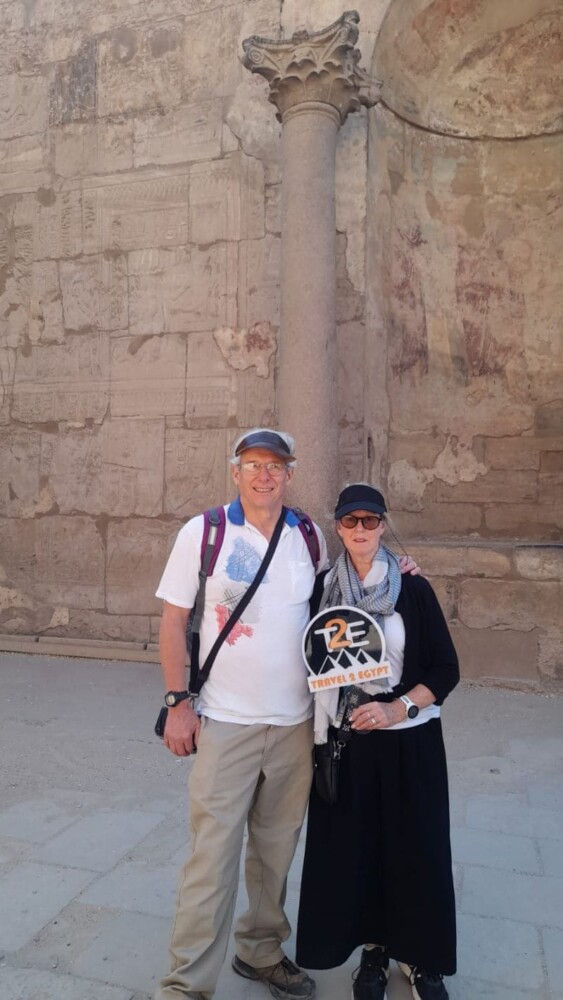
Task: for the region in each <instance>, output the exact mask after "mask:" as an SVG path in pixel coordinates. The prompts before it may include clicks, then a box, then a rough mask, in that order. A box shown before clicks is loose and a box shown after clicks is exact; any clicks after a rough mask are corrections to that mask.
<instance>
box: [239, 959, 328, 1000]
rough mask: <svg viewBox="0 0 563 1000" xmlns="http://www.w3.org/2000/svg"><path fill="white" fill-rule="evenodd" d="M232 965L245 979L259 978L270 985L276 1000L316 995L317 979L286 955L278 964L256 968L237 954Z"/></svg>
mask: <svg viewBox="0 0 563 1000" xmlns="http://www.w3.org/2000/svg"><path fill="white" fill-rule="evenodd" d="M231 964H232V966H233V969H234V970H235V972H236V973H237V975H239V976H244V978H245V979H258V980H260V982H261V983H265V985H266V986H269V987H270V993H271V994H272V996H273V997H275V998H276V1000H312V998H313V997H314V996H315V980H314V979H311V977H310V976H308V975H307V973H306V972H304V971H303V969H300V968H299V966H298V965H296V964H295V962H292V961H291V960H290V959H289V958H288V957H287V955H285V956H284V957H283V958H282V960H281V962H277V963H276V965H268V966H266V967H265V968H263V969H255V968H254V966H253V965H247V964H246V962H243V961H242V959H241V958H239V957H238V955H235V957H234V958H233V961H232V963H231Z"/></svg>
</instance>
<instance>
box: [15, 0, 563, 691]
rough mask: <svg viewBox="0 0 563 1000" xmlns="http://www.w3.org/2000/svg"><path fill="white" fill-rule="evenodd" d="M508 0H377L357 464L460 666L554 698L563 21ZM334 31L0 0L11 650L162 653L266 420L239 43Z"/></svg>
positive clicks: (351, 405) (274, 168) (272, 169)
mask: <svg viewBox="0 0 563 1000" xmlns="http://www.w3.org/2000/svg"><path fill="white" fill-rule="evenodd" d="M493 6H494V5H493ZM501 6H502V7H503V8H504V9H505V21H504V22H503V21H502V16H501V14H500V13H499V10H498V8H495V11H496V12H493V11H492V5H488V4H485V3H484V2H479V3H474V2H471V3H461V4H456V5H454V6H452V5H451V4H449V3H448V4H446V3H443V2H442V0H433V2H429V0H417V2H416V3H414V4H413V3H410V2H409V3H406V2H399V0H395V2H392V3H389V0H380V2H371V3H367V2H365V3H364V2H361V3H358V4H357V7H358V9H359V12H360V15H361V24H360V30H361V34H360V43H359V44H360V48H361V49H362V53H363V64H364V65H365V66H366V67H371V73H372V74H373V75H375V76H379V77H380V78H381V79H382V80H383V90H382V96H383V103H382V104H380V105H379V106H378V107H376V108H375V109H373V110H372V111H370V112H369V113H368V112H366V111H365V110H364V111H362V112H360V113H358V114H355V115H351V116H350V117H349V118H348V120H347V122H346V124H345V125H344V126H343V128H342V129H341V131H340V134H339V138H338V152H337V171H336V219H337V266H338V282H337V319H338V351H339V367H338V373H337V379H336V391H337V394H338V409H339V456H338V466H339V474H340V477H341V478H342V479H343V480H344V479H349V478H359V477H361V478H364V477H366V476H370V477H371V478H372V479H375V480H378V481H379V482H381V483H382V484H383V486H384V488H385V489H386V490H387V491H388V494H389V499H390V502H391V505H392V508H393V509H394V510H395V511H396V522H397V525H398V528H399V533H400V535H401V537H403V538H404V540H405V542H406V541H407V540H408V542H409V545H410V546H413V547H414V550H415V552H416V554H417V555H418V557H419V559H420V561H421V562H422V565H423V567H424V569H425V571H426V572H428V574H429V575H430V576H431V578H432V579H433V581H434V582H435V584H436V587H437V589H438V592H439V594H440V597H441V599H442V602H443V604H444V607H445V609H446V611H447V613H448V616H449V619H450V621H451V622H452V624H453V627H454V628H455V633H456V639H457V641H458V643H459V646H460V649H461V651H462V663H463V670H464V673H465V674H466V675H468V676H480V677H485V678H493V679H495V678H496V679H497V680H499V679H502V680H505V681H506V680H510V681H511V682H514V683H523V682H533V683H541V684H543V685H544V686H549V684H551V683H554V682H555V681H556V680H557V679H561V673H562V672H563V649H562V647H561V639H560V636H561V633H560V631H559V622H558V620H557V611H556V609H557V608H558V607H559V608H560V607H561V606H562V604H563V601H561V590H560V588H561V584H560V582H559V581H560V580H561V548H560V547H559V546H560V540H561V527H562V521H563V503H562V499H561V497H562V493H561V486H562V482H561V480H562V475H563V458H562V456H563V400H562V393H561V384H562V375H563V371H562V360H561V359H562V351H561V315H562V312H563V309H562V307H563V282H562V279H561V268H560V266H559V261H560V258H561V253H562V250H563V239H562V237H561V231H562V230H561V211H562V206H563V190H562V180H561V178H562V177H563V171H562V169H561V167H562V162H563V139H562V136H561V128H562V127H563V123H562V122H561V118H560V111H558V110H557V109H558V108H560V105H561V90H562V88H561V76H560V67H561V58H560V53H559V50H558V49H557V46H558V44H559V45H560V39H561V31H559V33H558V32H557V30H556V29H557V23H556V20H555V19H556V17H559V19H560V15H558V14H557V12H556V11H555V10H554V7H553V4H548V3H542V2H540V0H534V2H532V0H529V2H528V0H522V2H521V3H519V4H518V5H515V6H514V10H512V8H511V10H512V12H511V13H510V12H509V13H508V14H507V13H506V12H507V10H508V7H509V6H511V5H501ZM516 7H517V10H516ZM342 11H343V7H342V5H341V4H337V3H336V2H334V0H311V2H310V3H308V4H304V3H303V2H302V0H285V2H284V3H280V2H279V0H275V2H274V0H237V2H232V3H229V2H221V0H182V2H181V3H179V2H177V0H167V2H166V3H161V2H160V0H157V2H154V0H151V2H149V0H137V2H134V0H127V2H123V0H119V2H117V0H96V2H94V0H84V2H81V3H77V2H76V0H48V2H47V0H45V2H43V0H37V2H35V3H34V4H33V5H30V4H28V3H25V2H24V0H0V23H2V26H3V29H4V30H3V33H2V35H0V375H1V378H0V633H2V634H3V635H4V636H19V637H21V638H22V640H23V637H24V636H30V637H33V638H34V639H36V638H37V637H38V636H39V637H41V641H44V640H45V638H46V637H47V638H49V637H50V638H51V639H53V637H61V638H63V639H65V638H66V639H81V640H83V639H86V640H97V641H101V642H105V643H119V642H127V641H128V642H135V643H137V644H141V645H151V644H154V642H155V640H156V634H157V627H158V615H159V610H160V608H159V602H157V601H156V600H155V599H154V597H153V593H154V589H155V586H156V584H157V582H158V578H159V574H160V571H161V568H162V565H163V563H164V560H165V558H166V553H167V551H168V548H169V546H170V544H171V542H172V540H173V537H174V535H175V534H176V531H177V529H178V527H179V526H180V524H181V523H182V522H183V520H184V519H185V518H187V517H189V516H191V515H193V514H194V513H196V512H198V511H199V510H201V509H202V508H203V507H204V506H207V505H209V503H211V502H212V501H218V500H220V499H222V498H227V497H228V496H229V495H230V484H229V480H228V475H227V456H228V453H229V445H230V442H231V441H232V439H233V437H234V436H235V435H236V433H237V431H238V430H239V429H240V428H245V427H249V426H252V425H253V424H256V423H262V422H264V423H271V422H272V421H275V418H276V397H275V380H276V357H277V346H278V335H279V301H280V289H279V273H280V182H281V169H280V126H279V125H278V123H277V122H276V120H275V116H274V111H273V108H272V106H271V104H269V103H268V100H267V87H266V85H265V83H264V81H262V80H260V79H259V78H257V77H255V76H251V75H250V74H249V73H247V71H246V70H244V69H243V67H242V64H241V54H242V48H241V42H242V40H243V39H244V38H245V37H247V36H249V35H251V34H258V35H264V36H269V37H276V36H278V35H279V34H280V33H284V34H285V35H290V34H291V33H292V32H293V31H294V30H296V28H298V27H299V26H301V25H305V26H307V27H309V28H313V29H318V28H322V27H324V26H326V25H327V24H328V23H329V22H330V21H332V20H334V19H335V18H337V17H338V16H339V15H340V14H341V13H342ZM506 17H508V21H506ZM559 23H560V20H559ZM376 39H378V41H377V44H376ZM558 39H559V42H558ZM445 40H446V41H447V44H446V41H445ZM452 81H453V83H455V86H454V85H453V83H452ZM485 83H486V85H485ZM558 115H559V117H558ZM507 123H508V124H507Z"/></svg>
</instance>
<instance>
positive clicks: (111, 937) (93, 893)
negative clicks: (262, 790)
mask: <svg viewBox="0 0 563 1000" xmlns="http://www.w3.org/2000/svg"><path fill="white" fill-rule="evenodd" d="M160 699H161V685H160V676H159V671H158V668H157V667H155V666H153V665H151V664H140V665H137V664H131V663H109V662H99V661H88V660H73V659H70V658H60V659H58V658H45V657H39V656H30V657H28V656H23V655H14V654H0V778H1V788H0V997H1V998H2V1000H148V998H150V997H151V995H152V990H153V987H154V983H155V981H156V979H157V978H158V977H159V976H160V975H161V974H162V973H163V971H165V970H166V966H167V943H168V935H169V929H170V917H171V914H172V908H173V902H174V894H175V883H176V878H177V873H178V869H179V867H180V864H181V863H182V862H183V860H184V857H185V853H186V832H185V831H186V808H185V781H186V777H187V774H188V770H189V766H190V765H189V763H188V762H187V761H184V760H176V759H174V758H173V757H172V756H170V755H169V754H168V753H167V752H166V751H165V750H164V748H162V747H161V746H160V744H159V743H158V741H157V740H156V738H154V737H153V736H152V735H151V733H152V725H153V722H154V717H155V716H156V713H157V710H158V708H159V705H160ZM562 722H563V702H562V701H561V700H559V699H557V698H547V697H541V696H538V695H527V694H521V693H516V692H511V691H497V690H492V689H476V688H468V687H466V688H460V689H458V690H457V691H456V692H454V694H453V695H452V696H451V698H450V699H449V701H448V703H447V705H446V709H445V711H444V724H445V731H446V739H447V746H448V755H449V761H450V777H451V787H452V825H453V847H454V857H455V873H456V884H457V892H458V910H459V974H458V976H456V977H455V978H454V979H451V980H449V981H448V988H449V990H450V996H451V998H452V1000H461V998H469V997H471V998H475V997H483V998H489V1000H509V998H511V1000H519V998H524V997H528V998H538V1000H539V998H542V1000H543V998H545V1000H547V998H549V997H551V998H553V1000H563V781H562V777H561V776H562V768H561V763H562V758H563V725H562ZM301 850H302V844H301V845H300V850H299V851H298V856H297V857H296V860H295V863H294V866H293V868H292V871H291V876H290V885H289V897H288V913H289V916H290V919H291V920H292V923H294V918H295V914H296V906H297V894H298V888H299V870H300V863H301ZM238 905H239V907H242V906H243V905H244V890H243V889H242V888H241V893H240V899H239V904H238ZM288 952H289V954H290V955H291V954H292V941H291V940H290V942H289V946H288ZM356 964H357V955H355V956H352V958H351V959H350V961H349V962H348V963H347V964H346V966H342V967H341V968H339V969H335V970H333V971H331V972H324V973H317V974H316V979H317V984H318V989H317V995H318V997H319V1000H337V998H338V1000H340V998H344V997H348V996H349V995H350V973H351V971H352V969H353V968H354V967H355V966H356ZM388 995H389V997H390V998H396V1000H401V998H403V1000H406V998H407V997H409V996H410V989H409V988H408V986H407V984H406V982H405V981H404V979H403V978H402V977H401V976H400V975H399V974H398V973H397V972H396V971H394V973H393V976H392V979H391V983H390V987H389V991H388ZM268 996H269V994H268V993H267V992H266V991H265V989H264V987H262V986H260V985H257V984H252V983H248V982H247V981H245V980H242V979H240V978H238V977H236V976H235V975H234V973H232V972H231V970H230V968H229V967H228V964H227V966H226V967H225V969H224V971H223V974H222V977H221V980H220V983H219V988H218V992H217V1000H260V998H263V1000H266V997H268Z"/></svg>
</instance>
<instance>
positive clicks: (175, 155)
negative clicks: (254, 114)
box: [134, 100, 223, 167]
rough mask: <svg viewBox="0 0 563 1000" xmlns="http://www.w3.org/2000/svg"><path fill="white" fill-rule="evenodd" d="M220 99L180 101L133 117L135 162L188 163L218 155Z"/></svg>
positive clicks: (221, 111) (146, 164)
mask: <svg viewBox="0 0 563 1000" xmlns="http://www.w3.org/2000/svg"><path fill="white" fill-rule="evenodd" d="M222 114H223V108H222V101H217V100H215V101H205V102H203V103H202V104H194V105H189V106H187V107H186V106H184V105H180V107H178V108H172V109H169V110H167V111H165V112H162V111H160V113H159V114H156V115H151V116H150V117H145V118H142V119H139V120H137V121H135V126H134V127H135V166H136V167H142V166H151V165H152V164H171V163H190V162H192V161H194V160H212V159H214V158H215V157H218V156H220V155H221V136H222V129H223V121H222Z"/></svg>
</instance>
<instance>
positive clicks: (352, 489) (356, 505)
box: [334, 483, 387, 521]
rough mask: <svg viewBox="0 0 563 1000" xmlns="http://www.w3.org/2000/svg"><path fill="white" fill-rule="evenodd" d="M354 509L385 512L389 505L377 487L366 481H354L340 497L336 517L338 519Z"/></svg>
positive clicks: (376, 512)
mask: <svg viewBox="0 0 563 1000" xmlns="http://www.w3.org/2000/svg"><path fill="white" fill-rule="evenodd" d="M354 510H371V511H373V513H374V514H385V513H386V511H387V507H386V506H385V499H384V497H383V494H382V493H380V492H379V490H376V489H375V487H373V486H368V485H367V484H366V483H353V484H352V486H346V487H345V489H343V490H342V493H341V494H340V496H339V497H338V500H337V502H336V507H335V508H334V517H335V519H336V520H337V521H338V519H339V518H341V517H344V515H345V514H351V513H352V511H354Z"/></svg>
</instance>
